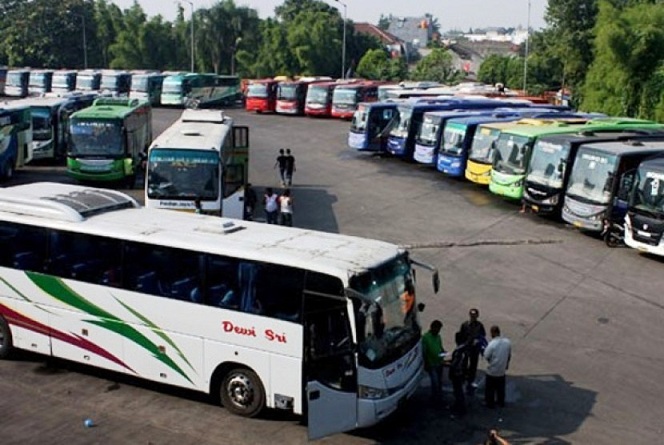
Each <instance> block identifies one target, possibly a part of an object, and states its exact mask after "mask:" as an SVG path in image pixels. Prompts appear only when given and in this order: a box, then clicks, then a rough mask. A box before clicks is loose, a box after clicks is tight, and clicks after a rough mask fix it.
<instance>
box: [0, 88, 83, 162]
mask: <svg viewBox="0 0 664 445" xmlns="http://www.w3.org/2000/svg"><path fill="white" fill-rule="evenodd" d="M95 98H96V95H93V94H72V93H60V94H54V93H45V96H41V97H28V98H25V99H18V100H14V101H11V102H8V103H6V105H5V106H6V107H7V108H12V109H13V108H15V107H17V108H23V107H28V108H29V109H30V116H31V118H32V142H31V146H32V160H35V161H37V160H43V159H55V160H61V159H65V156H66V154H67V143H68V136H67V133H68V125H69V117H70V116H71V115H72V114H73V113H75V112H76V111H78V110H81V109H83V108H86V107H89V106H90V105H92V102H93V101H94V99H95Z"/></svg>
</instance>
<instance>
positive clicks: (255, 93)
mask: <svg viewBox="0 0 664 445" xmlns="http://www.w3.org/2000/svg"><path fill="white" fill-rule="evenodd" d="M267 96H268V94H267V85H266V84H264V83H252V84H250V85H249V88H247V97H267Z"/></svg>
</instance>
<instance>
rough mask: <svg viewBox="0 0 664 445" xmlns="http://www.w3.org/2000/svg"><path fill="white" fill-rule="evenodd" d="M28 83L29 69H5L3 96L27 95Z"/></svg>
mask: <svg viewBox="0 0 664 445" xmlns="http://www.w3.org/2000/svg"><path fill="white" fill-rule="evenodd" d="M29 83H30V70H29V69H15V70H9V71H7V82H6V83H5V96H13V97H27V95H28V85H29Z"/></svg>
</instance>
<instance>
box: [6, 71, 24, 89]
mask: <svg viewBox="0 0 664 445" xmlns="http://www.w3.org/2000/svg"><path fill="white" fill-rule="evenodd" d="M23 79H25V74H24V73H9V74H7V85H12V86H19V87H20V86H22V85H23Z"/></svg>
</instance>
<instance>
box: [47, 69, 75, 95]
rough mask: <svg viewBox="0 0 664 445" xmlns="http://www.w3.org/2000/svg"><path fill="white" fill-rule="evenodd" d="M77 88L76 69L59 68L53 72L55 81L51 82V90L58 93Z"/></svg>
mask: <svg viewBox="0 0 664 445" xmlns="http://www.w3.org/2000/svg"><path fill="white" fill-rule="evenodd" d="M75 89H76V71H74V70H59V71H54V72H53V82H52V83H51V91H53V92H58V93H66V92H69V91H74V90H75Z"/></svg>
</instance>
